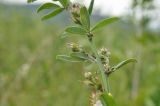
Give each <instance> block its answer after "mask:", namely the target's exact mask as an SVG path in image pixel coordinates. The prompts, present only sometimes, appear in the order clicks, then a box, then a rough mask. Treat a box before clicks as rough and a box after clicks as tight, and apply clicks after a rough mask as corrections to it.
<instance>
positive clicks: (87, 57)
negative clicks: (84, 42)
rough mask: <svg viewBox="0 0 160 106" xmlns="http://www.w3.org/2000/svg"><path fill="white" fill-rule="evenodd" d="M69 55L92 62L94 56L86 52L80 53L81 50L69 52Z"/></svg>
mask: <svg viewBox="0 0 160 106" xmlns="http://www.w3.org/2000/svg"><path fill="white" fill-rule="evenodd" d="M70 56H71V57H74V58H80V59H84V60H88V61H91V62H94V58H92V57H91V56H89V55H88V54H86V53H83V52H82V53H81V52H75V53H71V54H70Z"/></svg>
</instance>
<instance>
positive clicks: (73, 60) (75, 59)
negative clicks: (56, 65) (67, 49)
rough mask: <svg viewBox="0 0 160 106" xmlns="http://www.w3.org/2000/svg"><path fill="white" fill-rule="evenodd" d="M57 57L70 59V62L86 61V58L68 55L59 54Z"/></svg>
mask: <svg viewBox="0 0 160 106" xmlns="http://www.w3.org/2000/svg"><path fill="white" fill-rule="evenodd" d="M56 59H58V60H63V61H68V62H82V61H84V59H80V58H79V59H78V58H73V57H70V56H66V55H58V56H56Z"/></svg>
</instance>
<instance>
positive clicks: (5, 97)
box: [0, 5, 160, 106]
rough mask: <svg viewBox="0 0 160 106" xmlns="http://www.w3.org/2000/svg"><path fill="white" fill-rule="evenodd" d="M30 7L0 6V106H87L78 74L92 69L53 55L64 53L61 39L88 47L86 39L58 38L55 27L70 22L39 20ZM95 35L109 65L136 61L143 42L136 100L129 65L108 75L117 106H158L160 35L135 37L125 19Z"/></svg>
mask: <svg viewBox="0 0 160 106" xmlns="http://www.w3.org/2000/svg"><path fill="white" fill-rule="evenodd" d="M33 8H34V7H30V6H13V5H10V6H7V5H0V106H88V102H87V101H88V99H89V98H87V97H88V95H89V92H87V88H85V87H84V86H83V84H81V82H80V81H79V80H82V79H84V78H83V77H82V76H83V75H82V72H83V71H87V70H96V69H97V67H96V66H94V65H93V67H91V66H92V65H91V66H90V65H89V66H87V67H86V68H82V66H83V64H81V63H79V64H70V63H65V62H61V61H57V60H56V55H57V54H64V52H65V53H66V50H67V49H66V47H64V46H62V45H65V44H66V43H67V42H66V41H70V42H73V41H79V40H80V43H81V44H82V45H84V46H85V47H86V48H87V49H88V47H87V45H88V44H87V41H85V40H83V39H81V37H78V38H77V37H74V35H73V36H70V37H69V38H64V39H60V37H59V34H60V33H61V32H63V30H61V29H62V28H60V27H61V26H64V25H65V26H66V25H68V23H69V22H70V21H68V19H66V18H59V17H57V18H56V19H55V20H49V21H46V22H42V21H41V19H40V18H39V16H38V15H37V14H36V12H35V11H34V10H35V8H34V9H33ZM63 15H65V14H63ZM95 17H97V18H99V17H98V16H95ZM63 20H64V21H63ZM63 22H64V23H63ZM97 32H99V33H100V34H99V35H97V34H96V33H97ZM97 32H95V34H96V36H95V37H96V43H97V44H98V46H97V47H98V48H100V47H101V46H102V45H105V46H106V47H107V48H108V49H109V50H110V51H111V53H112V54H111V65H112V66H113V65H114V64H116V63H119V62H120V61H121V60H124V59H127V58H131V57H135V56H136V54H135V51H136V46H137V44H138V43H141V44H143V55H142V57H141V58H142V59H143V61H142V65H141V73H143V74H141V77H140V78H141V79H140V88H139V92H138V97H137V98H136V99H135V100H132V99H131V98H130V94H131V83H132V81H131V80H132V73H133V70H132V69H133V67H134V66H133V65H127V66H125V67H123V68H122V69H120V70H119V71H117V73H115V74H113V75H112V76H111V82H110V84H111V92H112V94H113V96H114V98H115V99H116V102H117V103H118V106H160V96H159V94H160V87H159V86H160V77H159V75H160V71H159V70H160V55H159V54H160V36H159V35H160V34H159V33H154V32H151V31H149V30H145V31H144V33H143V35H145V36H142V37H140V38H137V37H135V34H136V32H135V29H134V27H133V25H132V23H131V22H125V21H121V22H119V23H115V24H113V25H110V26H109V27H105V28H104V30H98V31H97ZM137 39H138V40H137Z"/></svg>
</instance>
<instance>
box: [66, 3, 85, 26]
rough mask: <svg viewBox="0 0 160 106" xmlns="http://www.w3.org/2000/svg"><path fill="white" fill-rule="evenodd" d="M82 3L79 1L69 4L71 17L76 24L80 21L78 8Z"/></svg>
mask: <svg viewBox="0 0 160 106" xmlns="http://www.w3.org/2000/svg"><path fill="white" fill-rule="evenodd" d="M81 7H82V5H81V4H79V3H74V4H71V5H70V6H69V12H70V13H71V18H72V20H73V21H74V22H75V23H76V24H80V25H81V21H80V9H81Z"/></svg>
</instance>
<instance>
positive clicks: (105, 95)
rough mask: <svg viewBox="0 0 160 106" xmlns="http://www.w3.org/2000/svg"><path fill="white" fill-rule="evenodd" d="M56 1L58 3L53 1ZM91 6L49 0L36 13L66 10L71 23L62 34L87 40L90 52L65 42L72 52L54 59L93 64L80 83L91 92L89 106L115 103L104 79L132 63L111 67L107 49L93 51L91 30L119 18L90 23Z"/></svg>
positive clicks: (130, 60)
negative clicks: (50, 0)
mask: <svg viewBox="0 0 160 106" xmlns="http://www.w3.org/2000/svg"><path fill="white" fill-rule="evenodd" d="M34 1H36V0H28V3H31V2H34ZM55 2H58V3H59V4H60V5H57V4H55ZM93 6H94V0H91V2H90V5H89V7H88V8H87V7H86V6H85V5H82V4H79V3H72V2H71V1H70V0H53V2H49V3H44V4H43V5H42V6H40V7H39V8H38V10H37V12H40V11H42V10H46V9H50V10H53V11H52V12H51V13H49V14H47V15H45V16H43V17H42V20H46V19H49V18H53V17H54V16H56V15H58V14H60V13H61V12H62V11H67V12H68V13H69V14H70V16H71V19H72V20H73V22H74V24H75V25H74V26H70V27H67V28H66V29H65V31H64V34H62V36H64V35H69V34H77V35H85V37H84V38H86V39H88V42H89V43H90V48H91V53H92V54H90V53H88V52H86V50H85V48H83V46H81V45H80V44H78V43H70V44H68V45H69V47H70V48H71V50H72V52H71V54H70V55H69V56H67V55H58V56H57V59H60V60H65V61H68V62H86V61H88V62H90V63H94V64H97V66H98V67H99V70H97V71H96V72H92V71H90V72H85V73H84V81H82V82H83V83H84V84H86V85H87V86H88V88H89V90H90V92H91V96H90V105H91V106H116V104H115V101H114V99H113V97H112V95H111V93H110V88H109V82H108V78H109V77H110V75H111V74H112V73H113V72H115V71H116V70H117V69H119V68H120V67H122V66H123V65H125V64H127V63H129V62H136V60H135V59H127V60H125V61H122V62H120V63H119V64H117V65H115V66H113V67H111V66H110V63H109V60H110V58H109V57H110V52H109V51H108V50H107V49H106V48H102V49H100V50H97V49H96V47H95V44H94V36H95V35H94V34H93V32H94V31H95V30H97V29H100V28H102V27H104V26H106V25H108V24H110V23H113V22H115V21H117V20H119V18H117V17H112V18H107V19H104V20H102V21H100V22H98V23H97V24H96V25H95V26H93V27H92V26H91V24H90V16H91V14H92V10H93Z"/></svg>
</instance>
